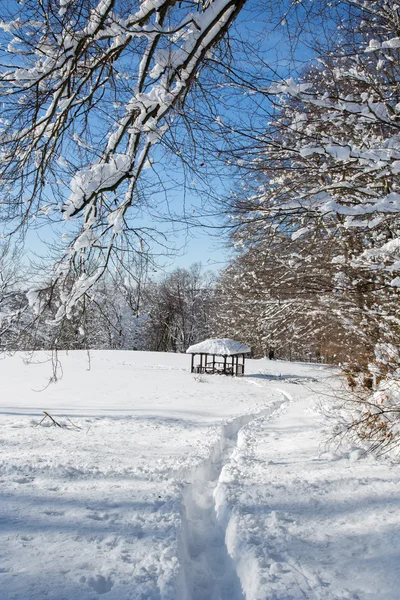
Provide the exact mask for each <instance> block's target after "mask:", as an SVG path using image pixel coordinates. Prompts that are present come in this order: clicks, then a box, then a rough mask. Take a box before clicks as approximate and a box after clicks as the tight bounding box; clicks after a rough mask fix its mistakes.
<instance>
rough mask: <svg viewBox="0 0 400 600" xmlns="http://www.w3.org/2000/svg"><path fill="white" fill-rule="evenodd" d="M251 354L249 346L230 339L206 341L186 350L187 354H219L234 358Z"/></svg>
mask: <svg viewBox="0 0 400 600" xmlns="http://www.w3.org/2000/svg"><path fill="white" fill-rule="evenodd" d="M249 352H250V348H249V347H248V346H245V345H244V344H242V343H241V342H235V340H230V339H229V338H221V339H210V340H204V342H200V343H199V344H194V346H189V348H188V349H187V350H186V354H217V355H218V356H234V355H235V354H248V353H249Z"/></svg>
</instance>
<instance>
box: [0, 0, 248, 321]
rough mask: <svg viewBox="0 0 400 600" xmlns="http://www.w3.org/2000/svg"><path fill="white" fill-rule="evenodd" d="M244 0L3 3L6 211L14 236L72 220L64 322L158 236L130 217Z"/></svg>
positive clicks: (1, 164) (0, 86)
mask: <svg viewBox="0 0 400 600" xmlns="http://www.w3.org/2000/svg"><path fill="white" fill-rule="evenodd" d="M244 4H245V0H204V1H202V2H199V1H198V0H188V1H187V2H176V1H175V0H157V2H153V1H148V0H144V1H142V2H139V0H129V1H128V2H125V1H122V0H100V1H97V2H96V1H94V0H78V1H75V2H71V1H68V0H65V1H63V2H62V3H58V2H56V1H55V0H41V1H40V2H36V0H26V1H25V2H24V3H23V4H22V5H21V6H19V5H18V4H17V3H2V5H1V9H0V10H1V15H0V16H1V28H2V30H3V33H2V36H1V41H2V42H3V43H2V46H1V67H0V97H1V102H2V119H1V127H0V136H1V141H2V153H1V156H0V179H1V181H2V184H3V193H2V198H1V204H0V218H1V220H2V221H3V223H5V229H6V233H7V234H11V233H15V232H20V233H21V232H23V231H24V230H25V229H26V227H27V226H28V225H29V223H30V222H31V221H32V220H35V222H36V223H39V224H40V223H41V222H48V221H49V219H50V220H53V221H54V222H57V221H60V220H61V221H62V220H64V221H67V222H68V223H69V225H70V227H69V230H68V234H67V236H66V237H67V238H68V242H67V247H66V248H64V250H63V251H62V252H61V256H60V259H59V260H58V263H57V265H56V268H55V270H54V272H53V274H52V277H51V281H50V284H53V285H54V284H55V282H58V283H59V282H60V281H61V280H65V281H67V280H68V281H69V282H71V285H67V286H64V287H65V288H68V293H67V294H65V295H63V297H62V298H61V302H60V306H59V310H58V312H57V315H56V319H57V320H58V321H61V320H62V319H63V318H64V317H65V316H68V315H69V314H70V313H71V311H72V310H73V307H74V305H75V304H76V303H77V302H78V301H79V300H80V299H81V298H83V297H84V296H85V295H87V293H88V290H90V289H91V288H92V287H93V286H94V285H95V284H96V282H97V281H98V280H99V279H100V278H101V276H102V275H103V274H104V273H105V271H106V269H107V267H108V265H109V263H110V257H111V256H112V254H113V252H114V251H118V252H119V253H123V252H125V251H127V249H130V250H132V249H133V248H134V247H135V244H136V242H139V243H143V240H144V241H145V242H146V240H150V239H151V238H152V237H154V235H155V232H154V231H152V230H151V229H150V230H149V229H146V228H142V229H139V228H135V225H134V223H132V221H131V219H130V217H129V214H130V213H133V214H134V212H135V210H136V209H137V207H138V206H140V205H143V203H144V200H145V198H146V193H147V190H148V189H150V190H152V189H154V186H155V181H156V176H155V177H153V178H152V177H151V175H146V172H147V173H149V172H150V173H152V148H153V147H154V146H156V145H157V144H159V142H160V140H162V139H163V137H164V136H165V134H166V132H167V130H168V129H169V128H170V129H171V130H172V129H173V128H174V127H175V123H176V122H177V120H179V119H178V117H179V116H180V115H181V114H184V107H185V103H186V100H187V98H188V96H189V95H190V92H191V88H194V87H195V86H196V82H197V78H198V77H199V75H200V73H201V71H202V69H203V68H204V67H205V66H209V67H210V65H211V63H210V62H209V60H208V59H209V57H210V53H211V52H212V51H213V50H214V49H215V48H216V46H217V44H218V43H219V42H220V41H221V40H222V39H223V38H224V36H226V34H227V32H228V30H229V28H230V26H231V24H232V23H233V21H234V20H235V18H236V17H237V15H238V14H239V12H240V11H241V9H242V8H243V6H244ZM7 12H8V13H10V14H7ZM210 68H211V67H210ZM202 108H203V110H204V105H203V107H202ZM153 156H154V152H153ZM61 285H62V284H61ZM41 295H42V293H41V292H38V293H37V294H36V296H35V297H36V299H37V306H39V304H40V297H41ZM43 295H44V296H45V295H46V291H45V290H44V291H43ZM33 297H34V295H33V294H32V295H31V299H32V298H33ZM42 304H43V303H42Z"/></svg>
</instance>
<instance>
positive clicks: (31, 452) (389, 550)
mask: <svg viewBox="0 0 400 600" xmlns="http://www.w3.org/2000/svg"><path fill="white" fill-rule="evenodd" d="M38 358H39V359H40V360H39V361H38V363H37V364H30V365H27V364H25V363H24V361H23V359H22V357H21V356H14V357H11V358H10V357H8V358H6V359H4V360H2V361H0V382H1V383H0V385H1V395H0V415H1V416H0V418H1V428H0V440H1V460H0V481H1V488H0V598H1V600H31V599H32V600H45V599H52V600H53V599H54V600H93V599H96V598H98V596H99V595H104V596H105V598H107V600H111V599H112V600H128V599H129V600H227V599H229V600H267V599H268V600H273V599H279V600H297V599H300V598H301V599H303V600H304V599H320V600H325V599H328V600H330V599H346V600H347V599H348V600H350V599H351V600H367V599H368V600H370V599H379V600H381V599H382V600H395V599H396V600H398V598H399V597H400V596H399V589H400V569H399V558H400V486H399V479H400V478H399V474H400V470H399V468H398V467H397V466H393V465H391V464H390V463H389V462H386V463H382V462H378V461H375V460H374V459H372V458H370V457H368V458H362V457H360V452H359V451H357V450H354V449H346V448H342V449H341V450H337V451H334V450H333V449H332V448H329V449H327V448H326V445H325V441H326V436H327V432H326V427H327V425H329V424H327V422H326V417H324V414H323V413H322V412H321V410H320V405H321V402H322V404H324V403H325V404H326V403H334V402H335V399H334V398H333V393H332V390H333V389H339V382H338V378H337V375H336V374H335V373H334V372H333V371H331V370H329V369H325V368H324V367H322V366H319V365H306V364H295V363H284V362H280V361H277V362H274V361H272V362H270V361H264V360H261V361H248V363H247V365H246V367H247V368H246V371H247V376H246V377H243V378H237V379H236V378H231V377H223V376H217V375H215V376H207V375H205V376H200V377H195V376H193V375H191V374H190V373H189V368H188V367H189V364H188V363H189V362H190V358H189V357H187V356H185V355H171V354H158V353H148V352H92V355H91V368H90V370H88V363H87V361H86V355H85V353H81V352H70V353H69V354H68V355H65V354H63V355H62V356H61V357H60V358H61V361H62V366H63V370H64V377H63V379H62V380H61V381H59V382H58V383H57V384H56V385H50V386H49V387H47V389H44V390H43V388H44V387H45V384H46V377H48V376H49V375H50V366H49V364H48V363H44V362H43V359H44V355H40V356H39V357H38ZM41 390H42V391H41ZM339 393H340V392H339ZM43 410H47V411H48V412H49V414H51V415H52V416H53V417H54V418H55V419H56V420H57V421H58V422H59V423H61V424H63V425H65V427H63V428H58V427H55V426H53V425H52V424H51V421H50V419H49V418H46V419H45V420H44V421H43V422H42V423H41V424H40V425H39V422H40V420H41V419H42V417H43V416H44V415H43V413H42V411H43Z"/></svg>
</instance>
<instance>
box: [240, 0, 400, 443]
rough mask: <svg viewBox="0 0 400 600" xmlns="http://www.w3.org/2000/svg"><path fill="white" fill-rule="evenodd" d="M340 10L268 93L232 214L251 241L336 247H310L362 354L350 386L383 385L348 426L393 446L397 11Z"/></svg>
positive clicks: (374, 7)
mask: <svg viewBox="0 0 400 600" xmlns="http://www.w3.org/2000/svg"><path fill="white" fill-rule="evenodd" d="M342 6H347V7H349V11H348V13H344V12H343V11H341V10H340V5H339V11H338V13H337V17H338V20H337V21H336V25H337V26H338V34H337V39H336V40H334V38H333V41H332V40H331V41H330V42H329V44H328V45H325V46H324V45H322V44H319V45H316V47H315V50H316V52H317V53H318V62H315V63H314V64H312V65H311V66H309V67H308V68H307V69H306V70H305V71H304V72H303V74H302V78H301V79H299V80H298V81H295V80H294V79H287V80H281V81H277V82H276V83H275V84H273V85H272V86H269V87H268V89H266V90H264V93H265V94H270V95H271V101H272V102H273V103H274V114H273V116H272V118H271V119H270V122H269V124H268V126H267V127H266V130H265V132H264V134H263V135H262V136H257V138H256V139H257V146H256V155H255V153H254V152H252V153H250V156H249V170H251V171H252V176H253V177H254V173H258V177H257V180H256V186H254V187H253V189H252V191H251V192H248V193H247V197H243V195H239V194H236V195H235V196H234V197H233V198H232V202H231V208H232V213H233V217H234V220H233V226H234V227H237V228H238V229H239V231H241V232H243V235H245V234H246V231H247V232H248V234H249V239H251V238H252V236H254V235H255V239H256V240H258V239H259V237H257V232H260V231H262V232H263V233H264V235H266V236H271V237H274V235H275V238H276V239H278V236H277V235H276V233H277V232H278V233H279V234H281V233H285V234H286V236H287V237H290V238H291V239H292V240H302V239H304V240H307V239H310V238H312V237H314V238H315V239H318V237H319V239H320V241H321V242H322V243H324V244H325V245H328V247H330V248H332V250H333V252H332V253H330V255H326V254H325V252H324V251H319V252H317V255H318V256H319V257H320V258H321V260H324V256H326V258H327V259H328V261H327V264H326V265H325V266H324V268H323V270H324V272H325V277H324V280H325V281H326V279H327V280H328V281H329V279H330V281H331V283H330V284H329V287H328V290H329V293H328V295H326V296H325V297H326V298H327V300H328V302H329V308H330V313H331V314H332V312H334V314H335V315H337V316H338V322H339V324H340V323H341V327H342V329H346V328H347V329H350V331H351V332H352V335H354V336H355V339H356V341H357V344H356V345H359V348H360V350H361V352H357V353H355V352H354V351H352V352H351V354H350V357H349V360H348V373H349V381H350V383H351V385H352V386H356V385H357V383H359V382H360V383H362V384H363V385H364V386H367V387H369V388H370V387H373V386H374V385H378V386H379V387H378V390H377V391H376V395H374V396H369V397H368V403H367V404H365V400H366V396H365V394H364V396H363V402H364V406H367V407H368V406H369V408H368V409H367V410H365V411H363V413H362V416H361V417H360V418H357V419H356V420H355V421H354V429H355V431H357V433H358V434H361V435H364V436H366V437H369V438H370V439H374V440H375V441H374V444H373V446H374V447H375V448H378V447H380V446H381V444H382V445H383V447H387V446H389V447H390V446H391V444H393V443H398V439H399V438H398V435H397V424H398V400H397V399H396V398H398V381H397V380H398V373H399V366H400V363H399V362H398V357H399V351H398V350H399V347H400V338H399V334H400V329H399V325H400V319H399V311H398V289H399V284H400V278H399V269H400V260H399V258H400V256H399V248H400V241H399V240H400V235H399V234H400V203H399V199H400V179H399V174H400V168H399V165H400V162H399V160H400V144H399V127H400V118H399V114H400V71H399V64H400V62H399V58H400V54H399V52H400V41H399V40H400V37H399V32H400V29H399V12H398V7H397V5H396V4H395V3H392V2H388V1H386V0H376V1H372V2H368V3H362V2H358V1H352V0H349V1H348V2H345V3H342ZM241 160H242V162H243V156H242V157H241ZM249 243H251V242H249ZM254 246H256V243H255V244H254ZM283 248H284V245H283ZM302 262H303V263H304V261H300V265H301V263H302ZM322 264H323V263H322ZM296 268H297V269H298V267H296ZM324 280H323V281H324ZM324 289H325V283H322V285H320V286H319V287H318V286H317V287H316V289H315V293H317V294H318V293H320V294H321V295H323V290H324ZM335 290H336V292H335ZM340 290H341V291H342V297H340V294H339V293H337V292H340ZM332 309H333V311H332ZM350 347H352V346H350ZM371 407H372V410H370V409H371ZM375 436H376V437H375ZM393 440H394V442H393Z"/></svg>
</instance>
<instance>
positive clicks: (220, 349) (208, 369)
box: [186, 338, 250, 376]
mask: <svg viewBox="0 0 400 600" xmlns="http://www.w3.org/2000/svg"><path fill="white" fill-rule="evenodd" d="M186 354H191V355H192V363H191V371H190V372H191V373H209V374H214V373H219V374H221V375H236V376H239V375H244V362H245V359H246V356H248V355H249V354H250V348H249V347H248V346H245V345H244V344H242V343H241V342H236V341H235V340H230V339H229V338H222V339H209V340H204V342H200V343H199V344H194V345H193V346H190V347H189V348H188V349H187V350H186Z"/></svg>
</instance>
